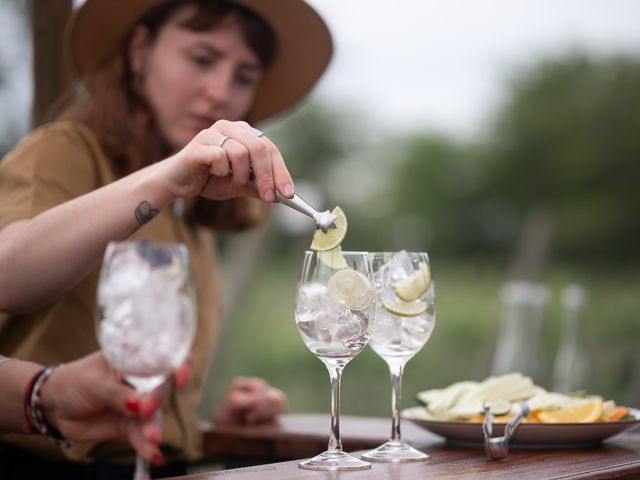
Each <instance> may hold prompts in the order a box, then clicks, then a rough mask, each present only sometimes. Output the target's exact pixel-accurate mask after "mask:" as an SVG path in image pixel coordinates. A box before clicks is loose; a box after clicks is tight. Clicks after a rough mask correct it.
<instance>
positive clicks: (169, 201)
mask: <svg viewBox="0 0 640 480" xmlns="http://www.w3.org/2000/svg"><path fill="white" fill-rule="evenodd" d="M67 38H68V46H69V54H70V59H71V63H72V64H73V66H74V68H75V70H76V72H77V74H78V76H79V79H80V80H81V85H82V87H83V88H82V90H83V91H82V95H81V96H80V98H79V99H78V100H77V101H76V102H75V103H74V104H73V105H71V107H70V108H68V109H67V110H65V111H64V112H63V114H62V115H61V117H59V120H58V121H56V122H54V123H53V124H50V125H48V126H45V127H43V128H41V129H39V130H37V131H35V132H33V133H32V134H30V135H29V136H28V137H27V138H25V139H24V140H23V141H22V142H21V143H20V144H19V145H18V146H17V147H16V149H15V150H14V151H13V152H10V153H9V154H8V155H7V157H5V159H4V160H3V161H2V162H0V271H2V272H4V274H3V275H2V278H0V310H4V311H7V312H11V313H8V314H6V315H4V316H2V315H0V352H2V353H3V354H5V355H11V356H14V357H17V358H21V359H28V360H31V361H35V362H38V363H40V364H44V365H50V364H54V363H58V362H66V361H70V360H73V359H75V358H78V357H80V356H82V355H86V354H88V353H90V352H92V351H94V350H96V349H97V344H96V340H95V333H94V331H93V314H94V312H93V309H94V303H95V291H96V285H97V275H98V271H99V266H100V265H99V263H100V259H101V257H102V254H103V252H104V249H105V246H106V244H107V243H108V242H109V241H111V240H124V239H127V238H131V239H140V238H150V239H152V240H154V241H158V242H182V243H185V244H186V245H187V247H188V249H189V254H190V257H191V261H192V268H193V275H194V279H195V283H196V292H197V298H198V316H199V318H198V333H197V335H196V340H195V343H194V346H193V349H192V352H191V359H192V362H193V371H192V375H191V381H190V382H189V383H188V384H187V385H186V386H185V387H184V389H183V390H182V391H181V392H180V393H179V394H177V395H174V397H173V398H172V399H171V401H170V402H168V403H169V404H170V405H168V406H167V408H166V409H165V419H164V439H165V440H164V442H163V444H162V446H161V448H162V451H163V453H164V455H165V456H166V457H167V461H168V462H170V463H171V462H181V461H182V460H192V459H196V458H198V457H199V455H200V454H201V451H200V438H199V436H198V435H197V431H198V428H197V427H198V419H197V418H196V414H195V413H196V411H197V408H198V404H199V402H200V400H201V394H202V388H203V385H204V382H205V379H206V378H207V375H208V369H209V365H210V363H211V357H212V353H213V349H214V343H215V336H216V332H217V327H218V318H219V311H220V303H219V281H218V279H217V276H216V258H215V254H214V251H213V249H212V244H213V234H212V230H211V229H210V228H208V227H213V229H242V228H247V227H250V226H253V225H256V224H258V223H259V222H260V221H262V220H263V218H264V215H265V212H264V208H262V204H260V203H258V204H255V203H252V200H250V199H249V197H258V198H260V199H261V200H262V201H263V202H266V203H269V202H272V201H273V200H274V198H275V191H276V190H277V191H278V192H279V193H280V194H281V195H284V196H291V195H293V193H294V191H295V189H294V185H293V182H292V180H291V177H290V175H289V173H288V171H287V168H286V165H285V164H284V161H283V159H282V157H281V155H280V153H279V151H278V149H277V148H276V147H275V145H274V144H273V143H272V142H271V141H270V140H269V139H268V138H267V136H266V135H264V134H262V132H260V131H259V130H256V129H253V128H252V127H251V124H252V123H253V122H256V121H259V120H263V119H265V118H267V117H269V116H271V115H274V114H276V113H279V112H281V111H282V110H284V109H286V108H287V107H290V106H291V105H293V104H294V103H296V102H297V101H298V100H300V99H301V98H302V97H303V96H304V95H305V94H306V93H307V92H308V91H309V90H310V89H311V88H312V86H313V85H314V84H315V82H316V81H317V80H318V78H319V76H320V75H321V74H322V72H323V71H324V69H325V68H326V65H327V63H328V61H329V58H330V56H331V50H332V48H331V39H330V36H329V33H328V31H327V29H326V26H325V25H324V23H323V21H322V20H321V19H320V18H319V17H318V15H317V14H316V13H315V12H314V11H313V10H312V9H311V8H310V7H308V6H307V5H306V4H305V3H304V2H303V1H302V0H272V1H269V2H263V1H260V0H234V1H233V2H230V1H217V0H176V1H168V0H135V1H134V0H118V1H114V0H88V1H87V2H86V3H85V4H84V5H83V6H82V7H81V9H80V10H79V11H78V12H77V14H76V15H75V18H74V21H73V22H72V24H71V26H70V28H69V29H68V36H67ZM247 122H249V123H247ZM253 178H255V186H254V185H253V183H252V181H251V180H252V179H253ZM283 406H284V397H283V395H282V393H281V392H280V391H278V390H277V389H273V388H271V387H269V386H268V385H267V384H266V383H265V382H263V381H260V380H257V379H241V380H239V381H238V382H236V383H234V384H233V385H232V386H231V389H230V390H229V392H228V394H227V395H226V397H225V400H224V401H223V403H222V404H221V405H220V406H219V407H218V408H217V409H216V411H215V415H214V417H215V420H216V421H218V422H240V421H243V422H259V421H268V420H270V419H272V418H273V417H274V415H276V414H277V413H278V412H279V411H281V410H282V408H283ZM4 440H5V443H6V444H9V443H10V444H11V445H12V448H15V447H18V448H20V449H22V450H26V451H28V452H29V454H33V455H35V454H37V455H38V456H40V457H44V456H46V457H47V458H49V459H54V460H57V461H63V460H83V461H84V460H89V461H99V462H103V463H105V464H111V463H115V462H120V461H129V460H130V459H131V456H130V455H129V452H128V451H126V450H125V449H124V448H123V446H122V445H121V444H115V443H100V444H95V445H90V446H82V447H81V448H80V447H78V448H76V449H70V450H66V451H60V450H53V449H52V448H51V447H50V446H49V445H48V444H47V443H46V440H45V439H39V440H41V441H40V442H35V441H34V440H38V439H32V438H29V439H23V438H11V439H4ZM36 443H37V444H36ZM105 468H107V467H105ZM179 468H182V467H181V466H180V467H179ZM178 472H179V470H178ZM171 473H172V474H175V473H176V470H172V471H171Z"/></svg>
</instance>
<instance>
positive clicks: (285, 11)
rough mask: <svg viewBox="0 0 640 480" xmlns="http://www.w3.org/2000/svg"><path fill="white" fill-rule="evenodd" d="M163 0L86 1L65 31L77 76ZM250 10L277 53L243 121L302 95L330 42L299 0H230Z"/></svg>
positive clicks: (324, 29) (328, 54)
mask: <svg viewBox="0 0 640 480" xmlns="http://www.w3.org/2000/svg"><path fill="white" fill-rule="evenodd" d="M166 1H168V0H87V1H86V2H85V3H84V4H83V5H82V6H81V7H80V8H79V9H78V10H77V11H76V12H75V14H74V16H73V18H72V20H71V22H70V23H69V25H68V28H67V32H66V41H67V50H68V53H69V54H70V62H71V65H72V67H73V69H74V70H75V73H76V74H78V75H80V76H81V75H83V74H85V73H87V72H91V71H92V70H94V69H96V68H97V67H99V66H100V65H101V64H102V63H103V62H105V61H106V60H108V59H109V57H110V56H111V55H113V54H115V53H116V52H117V51H118V49H119V47H120V46H121V43H122V42H123V41H125V38H126V36H127V34H128V33H129V32H130V30H131V27H132V26H133V25H134V24H135V22H136V21H137V20H138V19H139V18H140V17H141V16H142V15H144V14H145V13H146V12H147V11H148V10H149V9H151V8H153V7H155V6H157V5H160V4H162V3H164V2H166ZM231 1H233V2H235V3H238V4H240V5H243V6H245V7H246V8H248V9H250V10H252V11H253V12H255V13H256V14H257V15H259V16H260V17H261V18H263V19H264V20H265V21H266V22H267V24H269V25H270V26H271V28H272V30H273V32H274V33H275V36H276V49H277V51H276V53H275V58H274V59H273V62H272V65H271V66H270V67H269V70H268V71H267V72H266V75H265V77H264V79H263V81H262V82H261V84H260V86H259V88H258V91H257V94H256V100H255V104H254V106H253V109H252V110H251V112H250V114H249V118H248V120H249V121H250V122H256V121H259V120H263V119H265V118H267V117H270V116H272V115H274V114H276V113H279V112H281V111H282V110H284V109H286V108H287V107H290V106H292V105H293V104H295V103H296V102H298V101H299V100H301V99H302V97H304V96H305V95H306V94H307V93H308V92H309V91H310V90H311V88H312V87H313V86H314V85H315V83H316V82H317V81H318V79H319V78H320V76H321V75H322V73H323V72H324V71H325V69H326V67H327V65H328V63H329V60H330V58H331V54H332V52H333V45H332V41H331V34H330V33H329V30H328V28H327V26H326V24H325V23H324V21H323V20H322V18H320V16H319V15H318V14H317V13H316V11H315V10H313V9H312V8H311V7H310V6H309V5H307V4H306V3H305V2H304V1H303V0H231Z"/></svg>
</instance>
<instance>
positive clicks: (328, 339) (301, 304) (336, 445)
mask: <svg viewBox="0 0 640 480" xmlns="http://www.w3.org/2000/svg"><path fill="white" fill-rule="evenodd" d="M335 255H338V257H339V258H336V256H335ZM374 312H375V288H374V286H373V273H372V270H371V261H370V259H369V256H368V254H367V253H366V252H341V253H337V254H331V253H326V252H312V251H308V252H305V256H304V262H303V265H302V273H301V275H300V280H299V282H298V289H297V293H296V306H295V317H296V325H297V327H298V331H299V332H300V336H301V337H302V340H303V341H304V343H305V345H306V346H307V347H308V348H309V350H311V352H312V353H313V354H314V355H316V356H317V357H318V358H319V359H320V360H321V361H322V363H324V365H325V366H326V367H327V370H328V371H329V378H330V380H331V431H330V436H329V445H328V448H327V450H326V451H325V452H323V453H321V454H319V455H316V456H315V457H313V458H311V459H308V460H305V461H303V462H301V463H300V464H299V467H300V468H304V469H309V470H361V469H365V468H370V467H371V464H370V463H368V462H365V461H362V460H360V459H358V458H356V457H354V456H352V455H349V454H348V453H346V452H344V451H343V450H342V443H341V441H340V426H339V423H340V381H341V377H342V370H343V368H344V367H345V365H346V364H347V363H349V361H350V360H351V359H352V358H353V357H355V356H356V355H357V354H358V353H360V352H361V351H362V349H363V348H364V346H365V345H366V344H367V341H368V340H369V324H370V321H371V319H372V317H373V314H374Z"/></svg>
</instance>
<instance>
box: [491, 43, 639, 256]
mask: <svg viewBox="0 0 640 480" xmlns="http://www.w3.org/2000/svg"><path fill="white" fill-rule="evenodd" d="M509 91H510V93H509V95H508V98H507V101H506V102H505V103H504V105H503V106H502V108H501V109H500V110H499V111H498V113H497V117H496V119H495V123H494V125H493V130H492V142H491V143H492V146H491V148H490V149H489V157H488V163H489V165H488V167H489V168H488V176H487V177H486V178H487V182H488V183H487V187H488V188H489V189H490V192H491V195H495V196H496V197H501V198H508V199H509V200H510V201H511V202H512V204H513V205H514V207H515V208H516V210H517V211H518V213H519V215H520V216H521V218H522V217H523V216H524V215H525V213H526V212H527V211H529V210H531V209H532V208H544V209H546V210H547V211H548V212H549V213H550V215H551V217H552V218H553V222H554V225H555V234H554V235H555V238H554V250H555V252H556V253H557V254H558V255H561V256H562V257H564V258H569V259H579V260H581V261H587V260H602V261H611V260H617V261H620V262H628V261H630V260H633V261H634V262H637V261H638V260H640V255H639V253H638V248H637V245H638V241H639V240H640V222H638V221H637V217H638V215H637V213H638V206H639V205H640V188H638V178H639V177H640V162H638V158H639V157H640V135H639V134H638V132H639V131H640V58H637V57H624V56H618V57H614V58H595V57H589V56H587V55H585V54H581V53H570V54H567V55H564V56H561V57H557V58H552V59H547V60H544V61H542V62H541V63H540V64H538V65H534V66H533V67H531V68H528V69H523V70H521V71H519V72H518V73H517V75H516V76H515V77H514V78H513V80H512V82H511V84H510V89H509Z"/></svg>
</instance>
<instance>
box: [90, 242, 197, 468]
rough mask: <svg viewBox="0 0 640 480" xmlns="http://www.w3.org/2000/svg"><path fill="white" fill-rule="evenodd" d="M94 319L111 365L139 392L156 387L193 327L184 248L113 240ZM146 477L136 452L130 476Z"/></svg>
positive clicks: (184, 349) (178, 358)
mask: <svg viewBox="0 0 640 480" xmlns="http://www.w3.org/2000/svg"><path fill="white" fill-rule="evenodd" d="M96 320H97V325H96V329H97V336H98V341H99V343H100V346H101V347H102V351H103V352H104V354H105V357H106V358H107V360H108V361H109V363H110V364H111V366H112V367H113V368H114V369H116V370H117V371H118V372H120V373H121V374H122V375H123V377H124V379H125V380H126V381H127V382H128V383H130V384H131V385H132V386H133V387H134V388H135V389H136V391H138V392H140V393H145V392H149V391H151V390H153V389H155V388H156V387H158V386H160V385H161V384H162V383H163V382H164V381H165V380H166V379H167V377H168V376H169V375H171V373H172V372H173V370H174V369H175V368H177V367H178V366H179V365H180V364H181V363H182V362H183V361H184V359H185V358H186V356H187V353H188V352H189V349H190V347H191V343H192V341H193V336H194V332H195V326H196V307H195V295H194V290H193V283H192V278H191V271H190V268H189V260H188V255H187V249H186V247H185V246H184V245H182V244H155V243H151V242H149V241H140V242H111V243H110V244H109V245H108V246H107V250H106V253H105V256H104V261H103V264H102V270H101V273H100V282H99V284H98V302H97V315H96ZM159 415H160V412H158V418H157V419H156V420H157V421H159V420H160V418H159ZM149 478H151V477H150V476H149V465H148V462H147V461H146V460H144V459H143V458H142V457H140V456H138V457H137V458H136V466H135V473H134V480H147V479H149Z"/></svg>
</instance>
